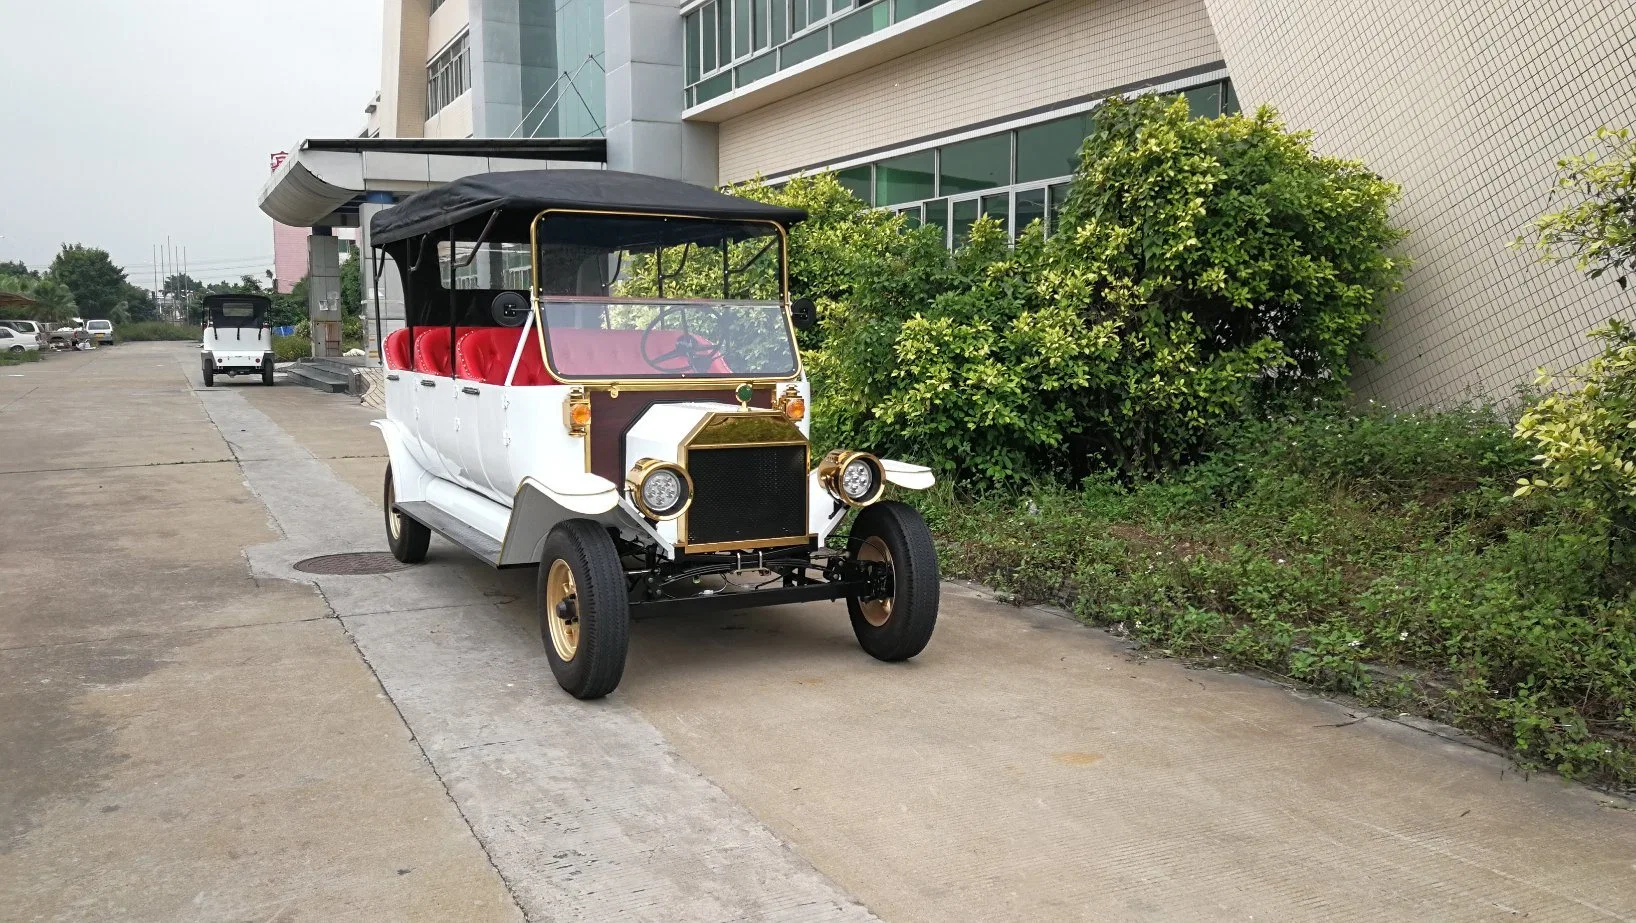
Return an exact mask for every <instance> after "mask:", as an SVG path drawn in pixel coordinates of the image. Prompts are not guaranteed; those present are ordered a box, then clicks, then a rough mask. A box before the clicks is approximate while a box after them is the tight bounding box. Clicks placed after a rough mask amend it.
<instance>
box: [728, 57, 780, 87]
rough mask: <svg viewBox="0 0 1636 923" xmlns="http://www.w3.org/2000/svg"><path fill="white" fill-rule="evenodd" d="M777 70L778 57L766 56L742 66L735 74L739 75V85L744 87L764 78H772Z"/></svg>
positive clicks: (735, 70)
mask: <svg viewBox="0 0 1636 923" xmlns="http://www.w3.org/2000/svg"><path fill="white" fill-rule="evenodd" d="M777 70H778V55H777V54H764V55H762V56H761V57H759V58H751V59H750V60H748V61H746V62H744V63H743V64H740V65H739V66H738V67H737V68H736V69H734V71H733V73H735V74H737V75H738V85H739V86H741V87H742V86H746V85H748V84H750V83H753V82H755V81H757V80H760V79H762V78H763V77H771V76H772V75H773V74H774V73H775V72H776V71H777Z"/></svg>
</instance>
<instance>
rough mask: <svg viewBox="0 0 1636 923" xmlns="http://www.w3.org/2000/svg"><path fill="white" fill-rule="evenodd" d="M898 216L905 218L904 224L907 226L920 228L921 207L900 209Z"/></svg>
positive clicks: (913, 206)
mask: <svg viewBox="0 0 1636 923" xmlns="http://www.w3.org/2000/svg"><path fill="white" fill-rule="evenodd" d="M898 214H900V215H902V216H903V218H904V223H905V224H907V225H908V226H909V227H912V228H918V227H920V223H921V222H920V206H919V205H911V206H909V207H908V208H903V209H899V210H898Z"/></svg>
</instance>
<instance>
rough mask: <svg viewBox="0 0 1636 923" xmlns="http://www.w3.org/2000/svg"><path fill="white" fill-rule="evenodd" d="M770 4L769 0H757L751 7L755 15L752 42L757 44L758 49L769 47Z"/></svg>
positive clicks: (756, 48)
mask: <svg viewBox="0 0 1636 923" xmlns="http://www.w3.org/2000/svg"><path fill="white" fill-rule="evenodd" d="M769 5H770V4H769V3H768V2H767V0H755V4H754V5H753V6H752V7H751V9H752V11H753V12H752V15H753V17H754V26H753V28H752V31H751V42H752V44H754V45H755V50H756V51H760V50H761V49H763V48H766V47H767V22H768V20H769V19H770V18H771V17H770V16H769V15H768V12H767V8H768V6H769Z"/></svg>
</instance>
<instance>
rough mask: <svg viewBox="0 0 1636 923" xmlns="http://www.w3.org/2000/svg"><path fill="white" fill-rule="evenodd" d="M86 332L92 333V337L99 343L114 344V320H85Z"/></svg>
mask: <svg viewBox="0 0 1636 923" xmlns="http://www.w3.org/2000/svg"><path fill="white" fill-rule="evenodd" d="M85 332H86V333H89V334H90V335H91V339H93V340H95V341H97V343H99V344H102V343H105V344H107V345H109V346H112V345H114V324H113V321H106V320H88V321H86V322H85Z"/></svg>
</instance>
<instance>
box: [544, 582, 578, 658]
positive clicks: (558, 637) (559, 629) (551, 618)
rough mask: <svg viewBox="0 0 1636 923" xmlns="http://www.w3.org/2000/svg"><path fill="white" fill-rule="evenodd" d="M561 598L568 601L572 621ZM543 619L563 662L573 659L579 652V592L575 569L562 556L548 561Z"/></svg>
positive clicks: (552, 644)
mask: <svg viewBox="0 0 1636 923" xmlns="http://www.w3.org/2000/svg"><path fill="white" fill-rule="evenodd" d="M564 602H569V603H571V608H572V610H573V613H574V615H573V618H572V621H570V620H569V619H568V618H564V617H563V615H562V611H561V607H562V604H563V603H564ZM545 620H546V625H547V626H549V633H550V635H551V646H552V647H554V648H556V649H557V656H558V657H560V658H562V661H563V663H567V662H569V661H571V660H573V659H574V654H576V653H578V652H579V595H578V593H577V591H576V590H575V589H574V572H573V571H572V570H571V569H569V567H568V562H567V561H564V560H562V559H561V558H558V559H557V560H555V561H552V562H551V570H550V571H548V572H547V573H546V575H545Z"/></svg>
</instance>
